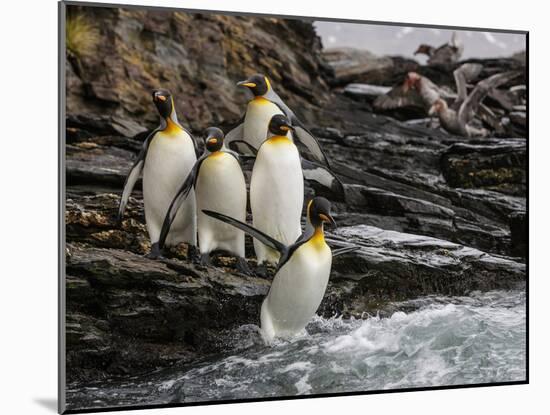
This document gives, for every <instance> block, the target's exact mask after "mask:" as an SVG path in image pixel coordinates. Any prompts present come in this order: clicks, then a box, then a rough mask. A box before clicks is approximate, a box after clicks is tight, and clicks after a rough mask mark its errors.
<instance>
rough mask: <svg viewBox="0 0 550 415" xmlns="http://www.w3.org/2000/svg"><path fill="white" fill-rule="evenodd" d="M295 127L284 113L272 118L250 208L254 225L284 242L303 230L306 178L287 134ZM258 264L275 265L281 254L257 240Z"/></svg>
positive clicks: (255, 170)
mask: <svg viewBox="0 0 550 415" xmlns="http://www.w3.org/2000/svg"><path fill="white" fill-rule="evenodd" d="M292 129H293V127H292V126H291V125H290V122H289V120H288V119H287V118H286V117H285V116H284V115H282V114H277V115H274V116H273V117H272V118H271V120H270V121H269V133H268V137H267V139H266V140H265V141H264V142H263V144H261V146H260V149H259V150H258V154H257V155H256V161H255V162H254V167H253V168H252V177H251V179H250V208H251V211H252V220H253V224H254V226H255V227H256V228H257V229H259V230H260V231H262V232H264V233H266V234H267V235H269V236H271V237H272V238H275V239H277V240H279V241H281V242H282V243H284V244H292V243H293V242H294V241H296V239H297V238H298V237H299V236H300V234H301V233H302V230H301V224H300V218H301V216H302V207H303V204H304V177H303V173H302V165H301V161H300V155H299V153H298V149H297V148H296V145H295V144H294V143H293V142H292V140H291V139H290V137H289V136H288V133H289V132H291V131H292ZM254 251H255V252H256V257H257V259H258V264H263V263H264V262H268V263H272V264H276V263H277V260H278V259H279V253H278V252H277V251H274V250H272V249H270V248H269V247H267V246H265V245H264V244H263V243H262V242H260V241H258V240H256V239H254Z"/></svg>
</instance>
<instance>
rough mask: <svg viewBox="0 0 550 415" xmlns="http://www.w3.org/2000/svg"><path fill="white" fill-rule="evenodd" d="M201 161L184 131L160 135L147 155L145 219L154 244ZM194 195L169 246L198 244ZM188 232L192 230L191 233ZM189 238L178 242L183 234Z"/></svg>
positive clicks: (176, 223)
mask: <svg viewBox="0 0 550 415" xmlns="http://www.w3.org/2000/svg"><path fill="white" fill-rule="evenodd" d="M196 160H197V157H196V154H195V148H194V145H193V141H192V139H191V137H190V136H189V134H187V133H186V132H185V131H183V130H180V129H172V130H171V131H170V132H164V131H162V132H158V133H157V134H156V135H155V137H154V138H153V140H152V141H151V144H150V145H149V149H148V151H147V156H146V158H145V165H144V168H143V200H144V204H145V219H146V222H147V229H148V231H149V235H150V237H151V241H152V242H156V241H157V240H158V237H159V235H160V229H161V228H162V223H163V220H164V216H165V215H166V212H167V210H168V207H169V206H170V203H171V202H172V199H173V198H174V196H175V195H176V193H177V191H178V189H179V187H180V186H181V184H182V183H183V181H184V180H185V178H186V177H187V175H188V174H189V172H190V171H191V169H192V168H193V165H194V164H195V162H196ZM194 218H195V197H194V192H193V193H192V194H191V195H190V196H189V197H188V198H187V201H186V202H185V203H184V204H183V206H182V207H181V208H180V210H179V211H178V214H177V215H176V218H175V220H174V223H173V225H172V228H171V229H170V233H169V234H168V238H167V244H168V245H171V244H174V243H178V242H182V241H184V242H190V243H193V244H194V243H195V242H196V241H195V240H194V239H193V238H194V236H193V234H194V232H195V230H196V226H195V223H196V220H195V219H194ZM188 228H192V230H191V229H188ZM184 231H187V232H186V233H187V234H188V235H186V236H181V235H180V238H179V239H178V238H176V239H174V237H175V236H176V235H177V234H178V233H180V234H181V232H184Z"/></svg>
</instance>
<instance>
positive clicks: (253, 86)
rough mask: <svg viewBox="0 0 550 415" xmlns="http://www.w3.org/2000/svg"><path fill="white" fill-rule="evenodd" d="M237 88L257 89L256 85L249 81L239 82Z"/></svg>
mask: <svg viewBox="0 0 550 415" xmlns="http://www.w3.org/2000/svg"><path fill="white" fill-rule="evenodd" d="M237 86H246V87H248V88H256V84H255V83H254V82H248V81H242V82H237Z"/></svg>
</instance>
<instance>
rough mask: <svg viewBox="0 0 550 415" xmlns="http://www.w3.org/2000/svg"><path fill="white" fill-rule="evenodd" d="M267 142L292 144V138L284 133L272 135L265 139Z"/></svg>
mask: <svg viewBox="0 0 550 415" xmlns="http://www.w3.org/2000/svg"><path fill="white" fill-rule="evenodd" d="M267 142H268V143H269V144H292V140H290V138H288V137H287V136H284V135H274V136H273V137H271V138H269V139H268V140H267Z"/></svg>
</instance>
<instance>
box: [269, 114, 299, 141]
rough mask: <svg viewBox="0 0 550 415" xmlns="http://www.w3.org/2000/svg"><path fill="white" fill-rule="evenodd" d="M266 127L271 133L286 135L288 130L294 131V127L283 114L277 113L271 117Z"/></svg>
mask: <svg viewBox="0 0 550 415" xmlns="http://www.w3.org/2000/svg"><path fill="white" fill-rule="evenodd" d="M268 129H269V132H270V133H271V134H275V135H282V136H286V135H287V134H288V132H289V131H294V127H293V126H292V125H291V124H290V121H289V120H288V118H287V117H285V116H284V115H283V114H277V115H274V116H273V117H271V120H270V121H269V126H268Z"/></svg>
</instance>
